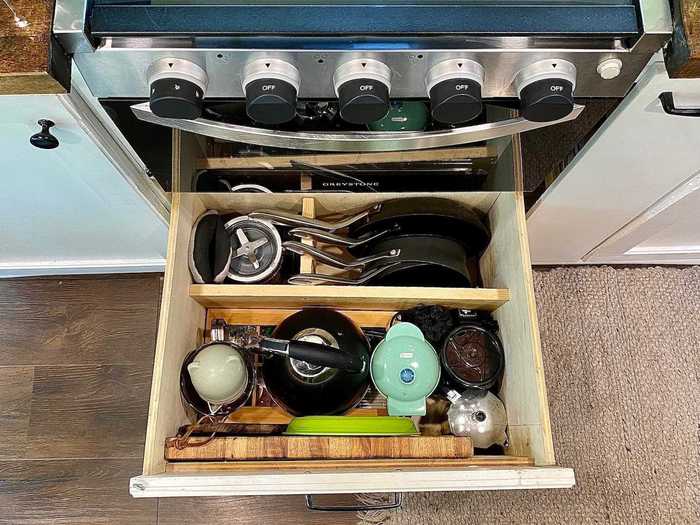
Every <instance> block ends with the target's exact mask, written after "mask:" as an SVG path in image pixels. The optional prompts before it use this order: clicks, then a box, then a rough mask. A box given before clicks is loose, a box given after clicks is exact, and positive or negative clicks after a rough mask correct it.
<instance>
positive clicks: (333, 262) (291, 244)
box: [282, 241, 401, 270]
mask: <svg viewBox="0 0 700 525" xmlns="http://www.w3.org/2000/svg"><path fill="white" fill-rule="evenodd" d="M282 246H283V247H284V249H285V250H289V251H290V252H293V253H296V254H298V255H310V256H311V257H313V258H314V259H316V260H317V261H321V262H323V263H326V264H328V265H330V266H333V267H335V268H340V269H341V270H362V269H363V268H364V267H365V266H367V265H368V264H371V263H375V262H379V261H383V260H385V259H387V260H391V259H396V258H397V257H398V256H399V255H401V250H398V249H393V250H388V251H386V252H382V253H376V254H373V255H368V256H367V257H359V258H356V259H344V258H342V257H338V256H336V255H333V254H331V253H328V252H325V251H323V250H321V249H319V248H316V247H315V246H311V245H309V244H303V243H301V242H297V241H286V242H284V243H283V244H282Z"/></svg>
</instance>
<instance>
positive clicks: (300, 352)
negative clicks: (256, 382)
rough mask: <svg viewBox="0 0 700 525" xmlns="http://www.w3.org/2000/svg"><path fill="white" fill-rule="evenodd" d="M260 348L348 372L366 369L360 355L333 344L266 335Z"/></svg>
mask: <svg viewBox="0 0 700 525" xmlns="http://www.w3.org/2000/svg"><path fill="white" fill-rule="evenodd" d="M260 350H262V351H263V352H267V353H271V354H279V355H284V356H286V357H289V358H291V359H299V360H300V361H306V362H307V363H309V364H312V365H318V366H327V367H329V368H338V369H340V370H346V371H348V372H362V371H363V370H364V369H365V361H364V360H363V359H362V358H361V357H359V356H356V355H353V354H351V353H349V352H346V351H345V350H339V349H337V348H333V347H332V346H327V345H322V344H318V343H309V342H307V341H286V340H282V339H271V338H267V337H266V338H264V339H263V340H262V341H261V342H260Z"/></svg>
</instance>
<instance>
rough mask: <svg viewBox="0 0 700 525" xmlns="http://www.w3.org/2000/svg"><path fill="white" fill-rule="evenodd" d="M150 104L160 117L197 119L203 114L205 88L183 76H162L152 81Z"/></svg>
mask: <svg viewBox="0 0 700 525" xmlns="http://www.w3.org/2000/svg"><path fill="white" fill-rule="evenodd" d="M150 106H151V111H153V113H154V114H155V115H158V116H159V117H163V118H179V119H188V120H192V119H196V118H199V117H201V116H202V109H203V108H204V90H203V89H202V88H201V87H200V86H198V85H197V84H195V83H194V82H190V81H189V80H185V79H183V78H175V77H172V78H160V79H158V80H155V81H153V82H152V83H151V100H150Z"/></svg>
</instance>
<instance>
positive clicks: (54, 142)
mask: <svg viewBox="0 0 700 525" xmlns="http://www.w3.org/2000/svg"><path fill="white" fill-rule="evenodd" d="M37 124H39V125H40V126H41V131H40V132H39V133H35V134H34V135H32V136H31V137H29V142H30V143H31V145H32V146H35V147H37V148H41V149H54V148H57V147H58V144H59V142H58V139H57V138H56V137H54V136H53V135H52V134H51V128H52V127H54V126H55V125H56V124H54V123H53V121H51V120H47V119H41V120H40V121H39V122H38V123H37Z"/></svg>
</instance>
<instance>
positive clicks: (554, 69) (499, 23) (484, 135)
mask: <svg viewBox="0 0 700 525" xmlns="http://www.w3.org/2000/svg"><path fill="white" fill-rule="evenodd" d="M54 34H55V36H56V38H57V39H58V41H59V43H60V44H61V46H62V47H63V48H64V49H65V51H66V53H67V54H68V55H70V56H71V57H72V60H73V61H74V62H75V64H76V66H77V67H78V69H79V70H80V72H81V74H82V76H83V77H84V78H85V80H86V82H87V85H88V86H89V88H90V90H91V91H92V94H93V95H94V96H95V97H97V98H99V99H101V100H105V101H109V100H131V101H133V102H134V107H133V112H134V114H135V115H136V116H137V117H138V118H139V119H141V120H143V121H146V122H151V123H156V124H161V125H167V126H170V127H174V128H179V129H182V130H185V131H189V132H192V133H198V134H202V135H206V136H209V137H215V138H218V139H223V140H234V141H238V142H244V143H249V144H256V145H260V146H271V147H277V148H287V149H304V150H319V151H403V150H412V149H425V148H434V147H439V146H452V145H456V144H468V143H474V142H479V141H484V140H489V139H493V138H497V137H500V136H506V135H509V134H513V133H518V132H522V131H527V130H530V129H537V128H538V127H542V126H547V125H550V124H552V123H555V122H562V121H565V120H571V119H573V118H576V117H577V116H578V115H579V114H580V113H581V111H582V109H583V106H582V105H580V104H577V100H579V99H583V98H588V97H623V96H624V95H625V94H626V93H627V92H628V90H629V89H630V87H631V86H632V85H633V84H634V82H635V80H636V78H637V77H638V75H639V74H640V72H641V71H642V69H643V68H644V66H645V65H646V64H647V62H648V61H649V60H650V58H651V57H652V55H653V54H654V53H655V52H656V51H658V50H659V49H660V48H661V47H662V46H663V45H664V44H665V42H666V41H667V40H668V39H669V37H670V35H671V16H670V11H669V6H668V2H667V1H666V0H612V1H605V2H604V1H601V0H556V1H552V0H540V1H538V2H527V1H525V2H517V3H515V2H511V1H508V0H484V1H481V2H473V1H469V0H461V1H446V0H438V1H434V0H423V1H420V0H412V1H391V0H389V1H386V0H385V1H383V2H381V3H376V2H372V1H370V0H359V1H354V2H349V1H345V2H344V3H342V4H341V3H336V2H333V1H331V0H323V1H319V2H316V1H312V2H301V1H298V0H297V1H285V0H275V1H274V2H273V1H262V2H260V1H258V2H255V3H254V4H253V3H246V2H245V1H213V0H209V1H203V2H197V1H177V0H160V1H158V0H156V1H128V0H127V1H123V0H93V1H91V2H89V1H87V0H58V1H57V2H56V15H55V21H54ZM236 101H238V102H240V103H244V104H245V117H244V118H243V120H241V121H235V120H233V121H232V120H231V119H226V118H212V113H211V111H207V108H210V107H211V106H212V105H213V104H220V103H222V102H236ZM396 101H423V102H425V104H426V107H427V108H428V110H429V120H430V122H431V127H430V129H428V130H426V129H420V130H410V129H408V130H400V131H396V130H392V131H382V130H375V131H368V130H367V128H366V126H370V127H371V125H372V123H374V122H376V121H378V120H380V119H382V118H383V117H385V115H387V113H388V112H389V111H390V108H391V107H392V104H393V103H394V102H396ZM307 103H312V104H315V106H314V107H318V106H319V104H320V105H321V106H322V107H324V108H331V109H327V110H326V111H333V112H334V113H337V115H336V117H337V122H341V123H343V125H344V126H345V127H344V128H343V129H338V126H337V125H336V126H334V127H332V128H329V129H321V130H313V131H309V130H304V129H301V130H300V129H295V128H294V126H293V125H292V123H293V122H294V121H295V119H298V117H299V112H300V109H299V108H300V105H303V104H307ZM485 104H495V105H501V106H503V107H508V108H512V109H517V110H518V111H519V114H518V116H517V117H514V118H509V119H505V120H497V121H493V120H491V119H490V118H487V119H486V120H485V119H484V114H485V113H484V105H485Z"/></svg>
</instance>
